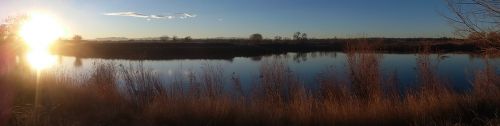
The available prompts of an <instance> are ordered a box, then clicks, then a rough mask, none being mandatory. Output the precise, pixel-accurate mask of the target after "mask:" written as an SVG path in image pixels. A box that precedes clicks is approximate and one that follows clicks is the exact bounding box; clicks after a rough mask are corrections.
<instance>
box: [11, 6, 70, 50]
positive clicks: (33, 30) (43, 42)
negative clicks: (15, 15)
mask: <svg viewBox="0 0 500 126" xmlns="http://www.w3.org/2000/svg"><path fill="white" fill-rule="evenodd" d="M19 35H20V36H21V37H22V39H23V40H24V42H25V43H26V44H27V46H28V47H29V48H30V49H31V50H40V49H43V50H46V49H48V48H49V47H50V45H51V44H52V43H54V41H55V40H57V39H58V38H59V37H61V36H63V35H64V29H63V27H62V26H61V25H60V23H58V22H57V21H56V20H55V18H54V17H53V16H51V15H49V14H44V13H31V14H29V16H28V19H27V20H26V21H25V22H24V23H23V24H22V26H21V28H20V30H19Z"/></svg>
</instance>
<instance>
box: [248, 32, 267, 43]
mask: <svg viewBox="0 0 500 126" xmlns="http://www.w3.org/2000/svg"><path fill="white" fill-rule="evenodd" d="M263 39H264V37H262V35H261V34H259V33H255V34H252V35H250V40H252V41H262V40H263Z"/></svg>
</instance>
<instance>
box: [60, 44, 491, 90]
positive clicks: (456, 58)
mask: <svg viewBox="0 0 500 126" xmlns="http://www.w3.org/2000/svg"><path fill="white" fill-rule="evenodd" d="M431 59H432V63H433V64H435V65H437V72H438V74H439V75H440V77H441V78H443V79H444V80H446V81H448V82H449V83H451V84H452V86H453V87H454V88H455V89H458V90H467V89H469V88H470V87H471V83H470V82H471V80H472V76H473V75H472V73H473V71H475V70H480V69H482V68H483V67H484V66H485V60H484V59H482V58H481V57H476V56H473V55H469V54H432V55H431ZM266 60H282V61H284V62H286V63H287V65H288V67H289V68H290V70H291V71H292V72H293V73H295V74H296V75H298V78H299V79H300V81H301V82H303V83H304V84H306V85H307V86H308V87H310V88H314V85H315V83H317V81H318V79H317V77H318V75H319V74H321V73H323V72H325V71H327V70H328V69H335V70H336V72H338V73H345V70H346V68H347V61H346V54H345V53H341V52H314V53H302V54H299V53H287V54H280V55H272V56H263V57H236V58H233V59H231V60H213V59H185V60H180V59H179V60H110V59H79V58H75V57H59V63H58V64H57V65H55V66H53V67H56V68H62V69H64V70H66V71H72V72H71V73H73V74H75V75H77V74H82V73H86V72H89V71H91V70H92V67H93V64H94V63H98V62H101V63H107V62H113V63H115V64H117V65H120V64H122V65H125V66H128V65H133V66H135V65H138V64H142V65H143V66H144V67H145V68H147V69H151V70H152V71H153V72H156V73H158V74H159V75H160V77H161V79H162V81H164V82H166V83H168V82H171V81H173V80H172V79H173V78H175V77H187V76H188V75H189V74H191V73H200V72H201V70H202V69H203V67H205V66H206V64H210V65H214V66H218V65H219V66H221V67H222V68H223V72H224V79H225V81H226V82H228V83H229V82H230V79H231V77H232V75H234V74H236V75H238V76H239V77H240V79H241V81H242V84H243V86H244V87H249V86H251V85H252V84H254V83H255V82H256V80H258V78H259V70H260V65H261V64H262V62H264V61H266ZM416 60H417V55H415V54H383V55H382V58H381V67H380V69H381V72H382V73H383V74H384V75H386V76H387V75H389V74H391V73H394V72H395V73H396V74H397V76H398V78H399V80H400V82H401V83H402V84H403V85H402V86H403V87H411V86H412V85H415V84H416V83H417V82H416V78H417V74H416V72H417V71H416ZM488 62H489V64H491V65H493V66H495V67H496V72H497V73H500V69H498V68H499V67H500V58H494V59H490V60H489V61H488ZM233 73H234V74H233ZM344 76H345V74H344Z"/></svg>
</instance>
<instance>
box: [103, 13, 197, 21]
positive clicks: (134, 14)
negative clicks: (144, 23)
mask: <svg viewBox="0 0 500 126" xmlns="http://www.w3.org/2000/svg"><path fill="white" fill-rule="evenodd" d="M104 15H108V16H125V17H136V18H145V19H147V20H151V19H175V18H180V19H186V18H195V17H196V16H197V15H195V14H189V13H175V15H156V14H152V15H148V14H142V13H138V12H112V13H104Z"/></svg>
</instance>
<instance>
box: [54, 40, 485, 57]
mask: <svg viewBox="0 0 500 126" xmlns="http://www.w3.org/2000/svg"><path fill="white" fill-rule="evenodd" d="M349 44H351V45H352V44H377V45H378V46H377V51H379V52H385V53H416V52H418V49H419V48H420V47H422V46H424V45H425V46H429V47H430V48H431V51H432V52H435V53H451V52H453V53H478V52H479V51H480V49H479V48H478V47H477V46H476V45H475V44H474V43H472V42H467V41H465V40H458V39H390V38H386V39H382V38H371V39H370V38H367V39H312V40H307V41H294V40H279V41H278V40H261V41H251V40H211V39H208V40H190V41H154V40H150V41H139V40H136V41H114V42H97V41H80V42H74V41H62V42H59V43H57V44H55V45H56V46H55V47H54V52H55V53H57V54H61V55H67V56H77V57H81V58H108V59H232V58H234V57H256V56H262V55H271V54H280V53H286V52H298V53H305V52H318V51H344V49H345V48H346V47H347V46H348V45H349Z"/></svg>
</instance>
